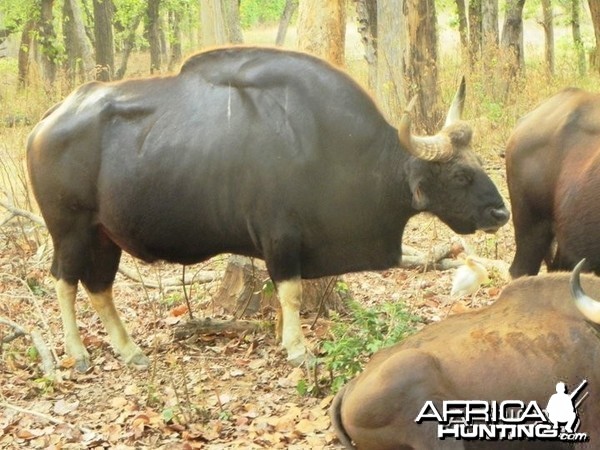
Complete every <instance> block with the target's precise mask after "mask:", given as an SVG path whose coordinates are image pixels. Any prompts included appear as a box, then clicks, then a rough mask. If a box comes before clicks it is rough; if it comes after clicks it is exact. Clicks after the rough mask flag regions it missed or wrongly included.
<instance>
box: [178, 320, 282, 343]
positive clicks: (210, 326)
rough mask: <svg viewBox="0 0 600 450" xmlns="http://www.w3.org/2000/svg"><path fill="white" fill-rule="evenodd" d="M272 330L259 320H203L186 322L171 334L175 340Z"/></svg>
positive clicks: (270, 326)
mask: <svg viewBox="0 0 600 450" xmlns="http://www.w3.org/2000/svg"><path fill="white" fill-rule="evenodd" d="M271 328H272V324H271V323H270V322H266V321H260V320H235V319H233V320H219V319H211V318H210V317H207V318H204V319H194V320H188V321H187V322H185V323H182V324H181V325H178V326H177V328H175V330H174V332H173V336H174V337H175V339H176V340H183V339H189V338H190V337H192V336H199V335H210V334H223V333H235V334H244V333H248V332H251V333H253V332H258V331H266V330H269V329H271Z"/></svg>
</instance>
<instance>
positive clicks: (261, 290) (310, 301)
mask: <svg viewBox="0 0 600 450" xmlns="http://www.w3.org/2000/svg"><path fill="white" fill-rule="evenodd" d="M338 279H339V278H338V277H325V278H319V279H316V280H302V308H301V311H300V312H301V314H304V313H317V312H319V311H318V310H319V307H320V305H322V306H321V309H322V310H321V311H320V314H322V315H323V316H327V315H328V312H329V311H331V310H334V311H338V312H345V310H346V309H345V304H344V299H343V298H342V295H340V292H339V289H337V286H336V284H337V282H338ZM215 300H216V301H217V302H218V304H219V305H221V306H222V307H223V308H224V309H225V311H226V312H227V313H229V314H231V315H233V316H234V317H235V318H236V319H239V318H242V317H249V316H253V315H255V314H259V313H263V314H264V313H268V312H269V311H278V310H279V299H278V297H277V292H276V290H275V287H274V285H273V282H272V281H271V280H270V278H269V274H268V273H267V269H266V267H265V265H264V263H263V262H262V261H260V260H256V259H251V258H247V257H244V256H238V255H232V256H231V257H230V259H229V263H228V264H227V268H226V269H225V275H224V277H223V281H222V282H221V286H220V287H219V290H218V291H217V294H216V295H215Z"/></svg>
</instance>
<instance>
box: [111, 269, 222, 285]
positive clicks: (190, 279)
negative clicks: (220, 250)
mask: <svg viewBox="0 0 600 450" xmlns="http://www.w3.org/2000/svg"><path fill="white" fill-rule="evenodd" d="M119 273H121V274H122V275H124V276H126V277H127V278H129V279H131V280H133V281H136V282H138V283H142V284H143V285H144V286H146V287H149V288H160V287H171V286H182V285H188V284H192V283H209V282H210V281H214V280H216V279H217V278H219V273H218V272H216V271H214V270H202V271H200V272H196V273H195V274H192V275H186V276H185V277H184V278H183V279H182V277H170V278H165V279H164V280H161V281H160V282H158V281H148V280H145V279H144V278H142V277H141V276H140V275H139V274H138V271H137V270H135V269H132V268H131V267H127V266H125V265H124V264H121V265H120V266H119Z"/></svg>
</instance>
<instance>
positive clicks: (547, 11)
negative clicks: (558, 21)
mask: <svg viewBox="0 0 600 450" xmlns="http://www.w3.org/2000/svg"><path fill="white" fill-rule="evenodd" d="M542 13H543V20H542V27H544V37H545V40H544V55H545V59H546V70H547V71H548V74H549V75H551V76H552V75H554V12H553V10H552V0H542ZM584 62H585V58H584Z"/></svg>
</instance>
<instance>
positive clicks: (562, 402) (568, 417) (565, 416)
mask: <svg viewBox="0 0 600 450" xmlns="http://www.w3.org/2000/svg"><path fill="white" fill-rule="evenodd" d="M585 386H587V380H583V381H582V382H581V383H580V384H579V386H577V388H575V390H574V391H573V392H572V393H571V394H567V386H566V385H565V383H563V382H562V381H559V382H558V383H556V394H553V395H552V396H551V397H550V400H548V406H546V414H547V415H548V419H549V420H550V422H552V425H553V426H554V428H555V429H557V428H558V427H559V424H560V423H564V424H566V425H565V426H564V431H565V432H566V433H575V432H576V431H577V428H579V416H578V415H577V408H578V407H579V405H580V404H581V402H583V401H584V400H585V398H586V397H587V395H588V393H587V392H586V393H585V394H584V395H583V397H582V398H581V400H579V401H578V402H577V403H573V402H574V400H575V398H576V397H577V396H578V395H579V393H580V392H581V391H582V390H583V388H584V387H585Z"/></svg>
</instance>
